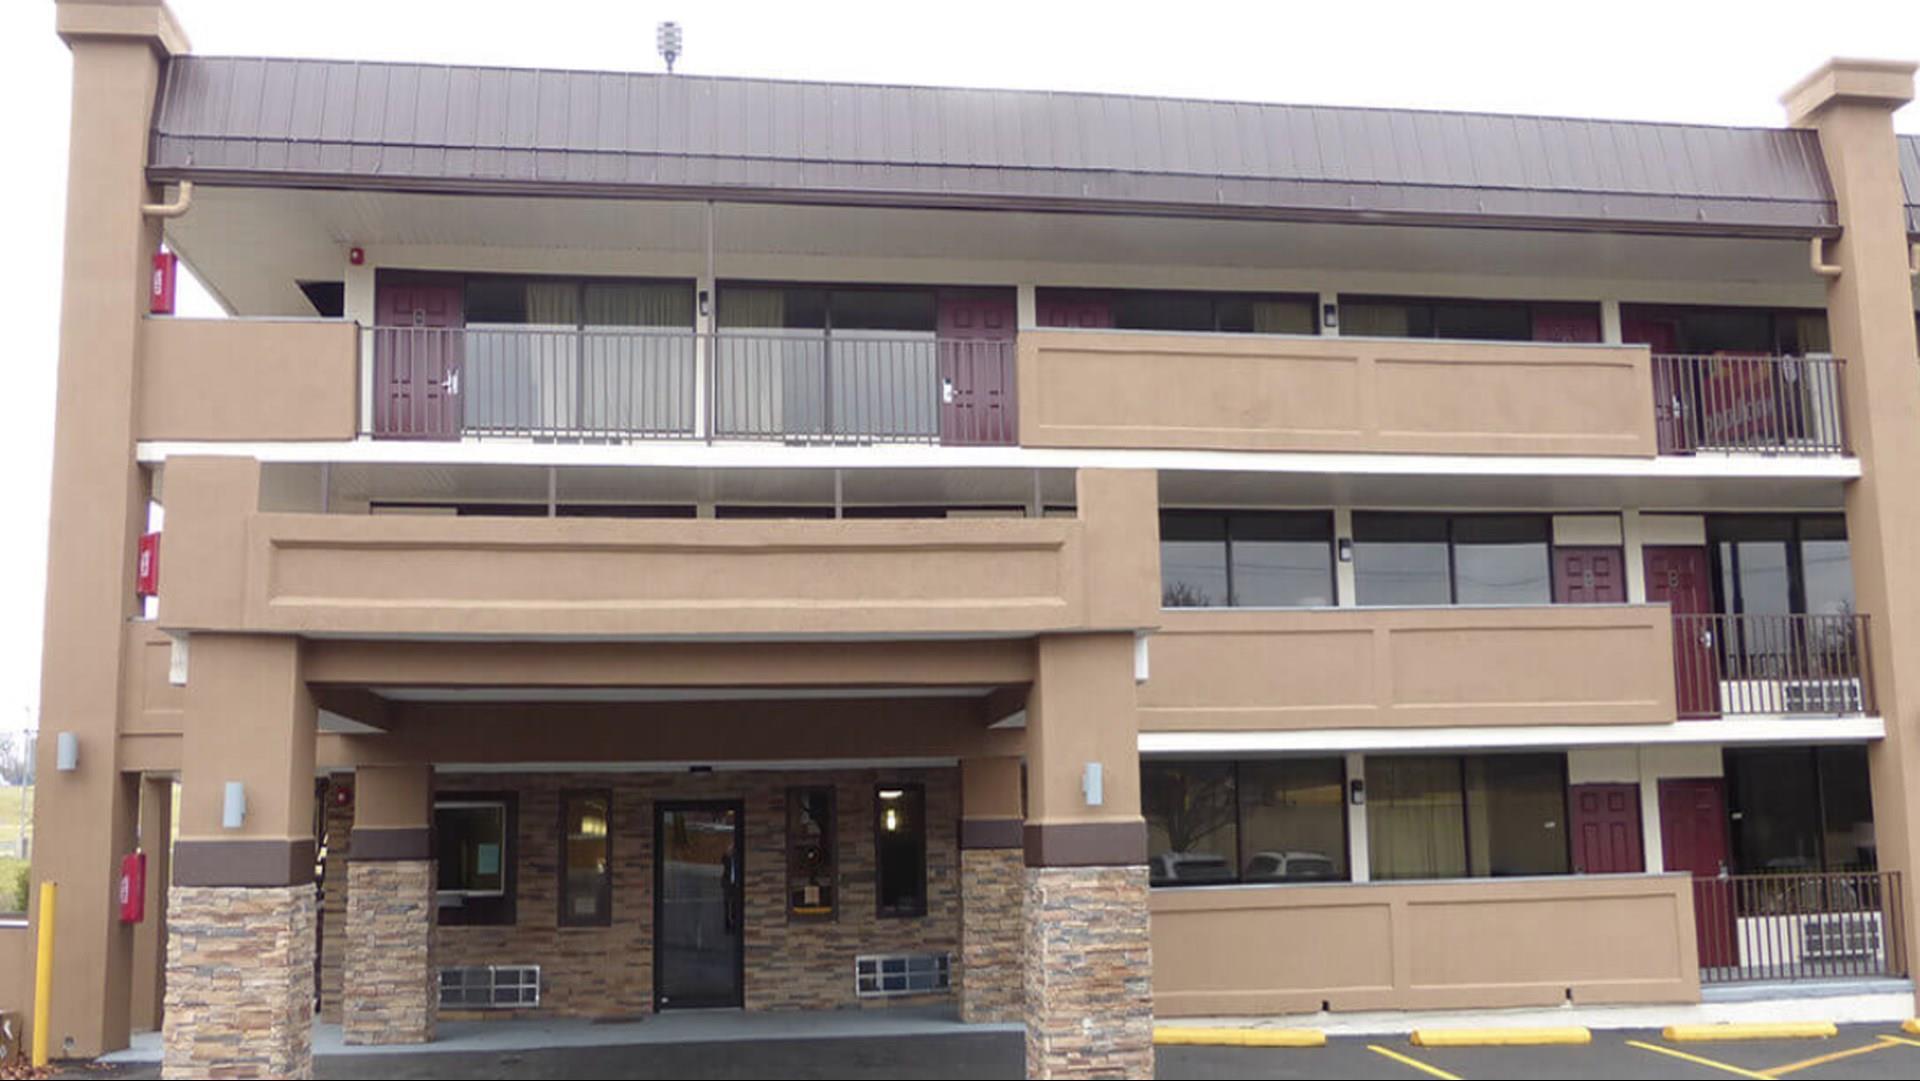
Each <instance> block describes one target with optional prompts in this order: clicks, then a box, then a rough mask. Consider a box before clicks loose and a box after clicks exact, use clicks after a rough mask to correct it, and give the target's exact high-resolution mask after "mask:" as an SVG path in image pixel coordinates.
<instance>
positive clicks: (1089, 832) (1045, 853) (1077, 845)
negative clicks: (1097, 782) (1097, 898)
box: [1024, 819, 1147, 867]
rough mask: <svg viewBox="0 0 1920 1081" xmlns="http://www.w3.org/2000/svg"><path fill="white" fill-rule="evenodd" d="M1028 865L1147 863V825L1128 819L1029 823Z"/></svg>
mask: <svg viewBox="0 0 1920 1081" xmlns="http://www.w3.org/2000/svg"><path fill="white" fill-rule="evenodd" d="M1024 839H1025V842H1026V845H1025V847H1026V850H1027V866H1028V867H1132V866H1137V865H1140V864H1144V863H1146V862H1147V824H1146V822H1144V821H1142V820H1140V819H1134V820H1133V821H1131V822H1061V823H1056V824H1036V823H1028V824H1027V827H1026V831H1025V838H1024Z"/></svg>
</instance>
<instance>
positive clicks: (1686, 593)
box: [1645, 545, 1720, 718]
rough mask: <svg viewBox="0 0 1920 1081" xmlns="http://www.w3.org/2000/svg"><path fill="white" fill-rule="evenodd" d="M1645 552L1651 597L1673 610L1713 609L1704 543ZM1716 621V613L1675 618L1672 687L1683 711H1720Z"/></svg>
mask: <svg viewBox="0 0 1920 1081" xmlns="http://www.w3.org/2000/svg"><path fill="white" fill-rule="evenodd" d="M1645 552H1646V568H1647V601H1648V602H1649V603H1652V604H1659V603H1660V602H1662V601H1665V602H1666V604H1667V606H1668V607H1669V608H1671V609H1673V614H1674V615H1675V616H1711V615H1712V614H1713V593H1712V590H1711V588H1710V587H1709V585H1708V581H1709V579H1708V572H1707V550H1706V549H1705V548H1698V547H1694V546H1691V545H1684V546H1683V545H1649V546H1647V548H1646V549H1645ZM1718 622H1719V621H1717V620H1713V619H1676V620H1675V621H1674V625H1673V670H1674V692H1675V697H1676V699H1677V704H1678V705H1679V707H1680V716H1682V717H1693V718H1700V717H1718V716H1719V715H1720V663H1719V653H1718V652H1717V651H1716V650H1715V648H1714V647H1715V646H1716V644H1717V643H1715V642H1714V635H1715V634H1716V633H1717V632H1718V630H1719V627H1718Z"/></svg>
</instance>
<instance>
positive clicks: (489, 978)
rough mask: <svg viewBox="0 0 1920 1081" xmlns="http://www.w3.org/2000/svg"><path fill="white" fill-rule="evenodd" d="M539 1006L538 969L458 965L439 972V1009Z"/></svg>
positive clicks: (524, 966) (499, 1008) (514, 1008)
mask: <svg viewBox="0 0 1920 1081" xmlns="http://www.w3.org/2000/svg"><path fill="white" fill-rule="evenodd" d="M538 1005H540V966H539V965H457V966H452V967H449V968H443V969H441V970H440V1007H441V1008H442V1009H448V1010H517V1009H525V1008H526V1007H529V1006H538Z"/></svg>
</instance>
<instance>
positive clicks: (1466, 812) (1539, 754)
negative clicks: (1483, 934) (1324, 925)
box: [1361, 751, 1580, 882]
mask: <svg viewBox="0 0 1920 1081" xmlns="http://www.w3.org/2000/svg"><path fill="white" fill-rule="evenodd" d="M1366 757H1367V758H1368V759H1379V758H1444V759H1452V760H1453V761H1454V762H1456V763H1458V765H1459V767H1460V769H1459V774H1460V852H1461V855H1462V857H1463V860H1464V864H1465V869H1466V874H1465V875H1463V876H1460V877H1459V878H1414V877H1409V876H1387V877H1384V878H1383V877H1379V876H1377V875H1370V876H1369V878H1370V880H1371V881H1379V882H1455V881H1464V880H1467V879H1473V880H1479V879H1489V880H1490V879H1495V878H1566V877H1572V876H1575V875H1578V874H1580V872H1578V871H1576V870H1574V865H1573V829H1572V827H1571V815H1572V811H1573V785H1572V777H1573V775H1572V771H1571V768H1570V764H1569V755H1568V754H1567V752H1565V751H1515V752H1498V751H1492V752H1480V753H1461V754H1435V753H1409V754H1369V755H1367V756H1366ZM1548 757H1551V758H1556V759H1558V760H1559V764H1560V817H1559V818H1558V819H1557V821H1558V822H1559V823H1560V843H1561V846H1562V848H1563V849H1564V850H1565V853H1566V863H1567V869H1566V870H1565V871H1561V872H1552V871H1541V872H1531V873H1528V874H1525V875H1495V874H1485V875H1476V874H1474V873H1473V856H1474V850H1473V838H1474V832H1473V813H1472V810H1471V807H1472V785H1471V784H1469V783H1468V772H1469V771H1468V770H1467V763H1468V761H1470V760H1472V759H1476V758H1478V759H1490V758H1548ZM1361 768H1362V770H1363V771H1364V770H1365V764H1364V763H1362V767H1361ZM1367 841H1368V845H1367V847H1368V850H1369V851H1368V855H1369V857H1371V855H1372V847H1373V845H1372V841H1373V839H1372V838H1371V837H1369V838H1368V839H1367ZM1489 862H1491V857H1489ZM1369 864H1370V865H1371V859H1369ZM1369 870H1371V866H1370V867H1369Z"/></svg>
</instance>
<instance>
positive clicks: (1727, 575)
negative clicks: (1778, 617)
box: [1707, 512, 1857, 615]
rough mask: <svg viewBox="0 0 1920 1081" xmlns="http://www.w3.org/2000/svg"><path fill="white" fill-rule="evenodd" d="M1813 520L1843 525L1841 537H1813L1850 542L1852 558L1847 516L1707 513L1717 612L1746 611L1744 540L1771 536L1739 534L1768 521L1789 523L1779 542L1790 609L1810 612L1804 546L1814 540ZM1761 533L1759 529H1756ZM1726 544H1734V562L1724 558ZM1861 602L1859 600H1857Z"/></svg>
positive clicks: (1849, 552) (1849, 550)
mask: <svg viewBox="0 0 1920 1081" xmlns="http://www.w3.org/2000/svg"><path fill="white" fill-rule="evenodd" d="M1810 522H1821V523H1826V524H1831V523H1834V522H1838V523H1839V524H1840V534H1841V536H1840V537H1839V538H1833V537H1813V538H1811V539H1813V540H1833V539H1842V540H1846V541H1847V555H1848V559H1849V561H1851V559H1852V555H1853V545H1852V538H1851V537H1850V536H1848V535H1847V529H1846V516H1845V515H1843V514H1832V513H1822V512H1812V513H1805V514H1801V513H1792V512H1788V513H1781V514H1770V513H1736V514H1709V515H1707V564H1708V569H1707V573H1708V577H1709V578H1711V579H1712V589H1713V606H1714V611H1715V612H1718V613H1720V614H1722V615H1739V614H1742V613H1743V612H1745V610H1746V605H1745V598H1744V596H1743V592H1744V591H1743V589H1742V588H1741V580H1740V552H1739V545H1740V543H1742V542H1743V541H1758V542H1763V543H1764V542H1766V541H1767V539H1768V538H1764V537H1759V536H1746V537H1742V536H1739V535H1738V534H1739V532H1740V527H1742V526H1746V527H1752V526H1764V525H1766V524H1785V525H1786V527H1787V528H1786V533H1787V536H1786V537H1785V539H1784V540H1782V541H1780V542H1779V543H1783V544H1785V545H1786V546H1787V611H1788V612H1790V613H1792V614H1794V615H1805V614H1807V578H1806V566H1805V550H1804V547H1803V546H1804V545H1805V544H1806V542H1807V540H1808V539H1810V538H1809V537H1808V536H1807V525H1808V523H1810ZM1756 532H1757V531H1756ZM1722 546H1730V548H1731V550H1730V552H1729V554H1730V555H1731V558H1732V562H1731V563H1728V562H1726V561H1724V560H1723V559H1722V556H1721V549H1722ZM1729 582H1731V583H1732V585H1733V595H1732V596H1727V585H1728V583H1729ZM1856 604H1857V601H1856Z"/></svg>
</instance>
